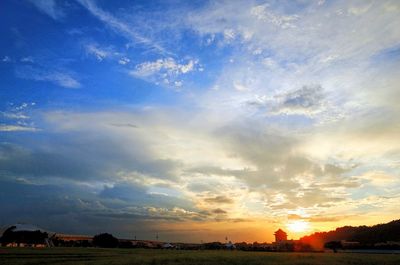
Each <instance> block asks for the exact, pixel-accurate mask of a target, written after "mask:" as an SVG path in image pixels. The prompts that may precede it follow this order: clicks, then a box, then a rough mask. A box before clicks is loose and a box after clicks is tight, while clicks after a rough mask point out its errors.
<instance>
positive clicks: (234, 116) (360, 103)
mask: <svg viewBox="0 0 400 265" xmlns="http://www.w3.org/2000/svg"><path fill="white" fill-rule="evenodd" d="M399 13H400V5H399V3H398V2H397V1H323V0H321V1H189V2H188V1H100V0H97V1H95V0H76V1H73V0H70V1H67V0H66V1H56V0H46V1H44V0H43V1H41V0H32V1H28V0H27V1H9V0H6V1H3V3H2V8H1V9H0V24H1V27H0V34H1V36H2V37H1V41H0V88H1V90H0V99H1V100H0V182H1V185H0V198H1V200H0V206H1V208H2V209H4V213H5V214H2V217H1V219H0V223H1V224H2V225H4V224H9V223H15V222H27V223H34V224H37V225H39V226H42V227H45V228H47V229H50V230H54V231H61V232H66V233H87V234H94V233H99V232H104V231H106V230H107V231H108V232H112V233H114V234H116V235H118V236H122V237H128V236H132V235H137V236H140V237H142V238H149V239H151V238H152V237H153V236H154V234H156V233H158V234H159V235H160V237H161V239H164V240H182V241H193V242H198V241H200V240H223V239H224V238H225V236H226V235H227V234H229V237H230V238H232V239H233V240H246V241H251V242H252V241H255V240H257V241H268V240H271V239H272V232H273V231H274V229H277V228H278V227H282V228H285V229H289V234H290V235H291V236H292V237H297V236H300V235H302V234H306V233H310V232H312V231H318V230H324V229H330V228H334V227H336V226H340V225H344V224H359V223H362V224H374V223H379V222H384V221H389V220H392V219H395V218H398V216H396V214H395V209H396V205H397V204H398V201H399V199H400V197H399V194H400V193H399V192H400V179H399V177H400V175H399V174H400V170H399V166H400V164H399V158H400V152H399V150H400V143H399V141H398V135H399V133H400V127H399V124H400V120H399V117H400V115H399V114H400V109H399V106H398V101H399V100H400V88H399V81H400V80H399V76H400V73H399V69H400V68H399V59H400V53H399V51H400V27H399V26H398V25H399V24H400V19H399V18H400V16H399Z"/></svg>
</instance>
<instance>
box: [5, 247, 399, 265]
mask: <svg viewBox="0 0 400 265" xmlns="http://www.w3.org/2000/svg"><path fill="white" fill-rule="evenodd" d="M0 264H1V265H3V264H4V265H9V264H10V265H12V264H73V265H79V264H106V265H112V264H132V265H134V264H141V265H142V264H144V265H146V264H151V265H157V264H179V265H224V264H229V265H235V264H244V265H256V264H257V265H262V264H274V265H289V264H290V265H292V264H294V265H307V264H310V265H314V264H318V265H330V264H334V265H346V264H348V265H358V264H359V265H373V264H379V265H399V264H400V255H399V254H356V253H337V254H334V253H271V252H242V251H210V250H204V251H203V250H202V251H177V250H150V249H94V248H51V249H24V248H19V249H18V248H0Z"/></svg>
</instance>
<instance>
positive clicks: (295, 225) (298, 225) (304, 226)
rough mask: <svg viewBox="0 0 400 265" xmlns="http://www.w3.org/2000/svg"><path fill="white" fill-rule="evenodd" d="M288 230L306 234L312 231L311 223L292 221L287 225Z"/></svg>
mask: <svg viewBox="0 0 400 265" xmlns="http://www.w3.org/2000/svg"><path fill="white" fill-rule="evenodd" d="M287 228H288V229H289V230H290V231H292V232H296V233H300V232H305V231H307V230H308V229H310V223H309V222H307V221H304V220H296V221H291V222H289V223H288V224H287Z"/></svg>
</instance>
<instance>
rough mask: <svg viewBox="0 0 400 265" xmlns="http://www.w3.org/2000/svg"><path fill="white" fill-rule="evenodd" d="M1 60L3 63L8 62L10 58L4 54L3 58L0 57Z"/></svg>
mask: <svg viewBox="0 0 400 265" xmlns="http://www.w3.org/2000/svg"><path fill="white" fill-rule="evenodd" d="M1 61H2V62H4V63H8V62H11V58H10V57H8V56H4V57H3V59H1Z"/></svg>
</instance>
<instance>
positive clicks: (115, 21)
mask: <svg viewBox="0 0 400 265" xmlns="http://www.w3.org/2000/svg"><path fill="white" fill-rule="evenodd" d="M78 2H79V3H80V4H81V5H82V6H83V7H85V8H86V9H87V10H88V11H89V12H90V13H91V14H92V15H93V16H95V17H96V18H98V19H99V20H101V21H102V22H103V23H104V24H106V25H107V26H108V27H110V28H111V29H113V30H115V31H116V32H118V33H120V34H122V35H123V36H125V37H126V38H127V39H129V40H131V41H133V42H134V43H139V44H143V45H144V46H147V47H149V48H151V49H153V50H155V51H156V52H159V53H162V54H164V53H166V54H168V53H169V52H168V51H167V50H165V49H164V48H163V47H162V46H161V45H160V44H158V43H156V42H154V41H152V40H151V39H150V38H147V37H145V36H143V35H142V34H141V33H139V32H138V31H136V30H135V29H134V27H133V26H132V25H129V24H128V23H127V22H124V21H123V20H122V19H119V18H117V17H115V16H113V15H112V14H110V13H108V12H106V11H104V10H103V9H101V8H100V7H99V6H97V5H96V3H95V2H94V1H92V0H78Z"/></svg>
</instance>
